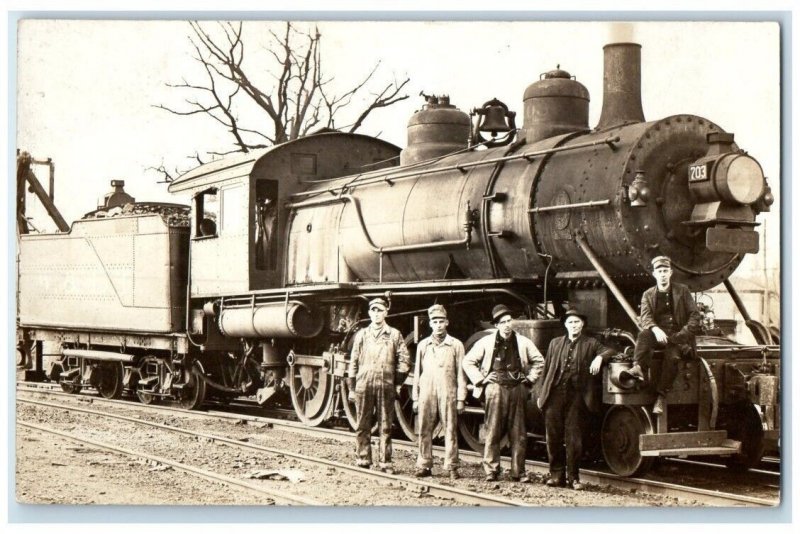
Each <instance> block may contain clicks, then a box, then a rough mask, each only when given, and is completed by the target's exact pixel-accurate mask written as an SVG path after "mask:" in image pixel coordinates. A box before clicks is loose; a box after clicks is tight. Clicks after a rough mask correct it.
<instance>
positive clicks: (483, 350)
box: [463, 304, 544, 482]
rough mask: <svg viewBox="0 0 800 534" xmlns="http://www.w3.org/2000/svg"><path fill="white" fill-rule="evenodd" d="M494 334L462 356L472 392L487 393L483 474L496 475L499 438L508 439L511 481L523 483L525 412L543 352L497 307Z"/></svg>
mask: <svg viewBox="0 0 800 534" xmlns="http://www.w3.org/2000/svg"><path fill="white" fill-rule="evenodd" d="M492 322H493V323H494V325H495V326H496V327H497V330H496V331H495V332H494V333H493V334H492V335H488V336H486V337H484V338H482V339H480V340H478V341H477V342H476V343H475V345H474V346H473V347H472V348H471V349H470V350H469V352H468V353H467V355H466V356H465V357H464V364H463V367H464V372H466V373H467V377H468V378H469V379H470V381H471V382H472V383H473V384H474V386H475V387H474V388H473V394H477V395H480V393H481V390H482V389H483V388H485V389H486V404H485V409H486V417H485V424H486V444H485V446H484V449H483V470H484V472H485V473H486V480H487V481H493V480H497V477H498V475H499V473H500V440H501V439H502V437H503V436H504V435H505V434H506V432H508V437H509V440H510V441H511V472H510V474H509V475H510V478H511V480H513V481H515V482H528V481H529V478H528V477H527V476H526V475H525V446H526V443H527V439H528V434H527V431H526V429H525V409H526V403H527V400H528V397H530V390H531V388H532V387H533V383H534V382H536V379H537V378H539V375H540V374H541V372H542V367H543V366H544V358H542V354H541V353H540V352H539V350H538V349H537V348H536V345H534V344H533V341H531V340H530V339H528V338H527V337H525V336H523V335H521V334H519V333H517V332H514V329H513V323H514V319H513V318H512V317H511V310H509V309H508V308H507V307H505V306H504V305H502V304H499V305H497V306H495V307H494V308H493V309H492Z"/></svg>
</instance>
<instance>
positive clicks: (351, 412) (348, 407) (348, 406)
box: [339, 379, 379, 435]
mask: <svg viewBox="0 0 800 534" xmlns="http://www.w3.org/2000/svg"><path fill="white" fill-rule="evenodd" d="M349 392H350V387H349V386H348V385H347V380H344V379H343V380H342V387H340V388H339V395H340V396H341V401H342V408H344V415H345V417H346V418H347V423H348V424H349V425H350V428H351V429H353V430H355V429H356V425H357V424H358V419H357V417H356V403H355V402H350V400H348V398H347V395H348V393H349ZM378 428H379V424H378V423H375V425H374V426H373V427H372V433H373V434H376V435H377V434H378Z"/></svg>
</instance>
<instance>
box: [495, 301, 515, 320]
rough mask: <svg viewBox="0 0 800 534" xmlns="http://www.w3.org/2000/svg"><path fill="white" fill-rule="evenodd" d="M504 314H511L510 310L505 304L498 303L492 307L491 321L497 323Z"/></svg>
mask: <svg viewBox="0 0 800 534" xmlns="http://www.w3.org/2000/svg"><path fill="white" fill-rule="evenodd" d="M506 315H511V310H509V309H508V308H507V307H506V305H505V304H498V305H497V306H495V307H494V308H492V322H493V323H498V322H500V319H502V318H503V317H504V316H506Z"/></svg>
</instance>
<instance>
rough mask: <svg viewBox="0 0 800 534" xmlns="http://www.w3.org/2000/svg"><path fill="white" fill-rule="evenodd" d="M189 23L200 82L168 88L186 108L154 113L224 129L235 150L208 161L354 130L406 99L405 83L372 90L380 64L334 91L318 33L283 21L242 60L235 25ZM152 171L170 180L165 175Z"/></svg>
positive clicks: (237, 25) (242, 49) (239, 30)
mask: <svg viewBox="0 0 800 534" xmlns="http://www.w3.org/2000/svg"><path fill="white" fill-rule="evenodd" d="M189 24H190V26H191V29H192V33H193V34H192V35H191V36H190V38H189V39H190V41H191V43H192V47H193V48H194V52H195V55H194V59H196V60H197V61H198V62H199V63H200V64H201V65H202V67H203V70H204V72H205V80H204V82H202V83H190V82H188V81H187V80H186V79H184V80H183V81H182V82H181V83H176V84H167V85H168V86H169V87H175V88H178V89H183V90H190V91H192V93H193V95H192V97H190V98H186V99H185V101H184V102H185V104H186V105H187V106H188V108H186V109H174V108H172V107H169V106H166V105H163V104H162V105H158V106H156V107H158V108H161V109H164V110H166V111H169V112H170V113H174V114H176V115H197V114H205V115H207V116H209V117H211V118H212V119H213V120H214V121H216V122H218V123H219V124H220V125H222V126H223V127H224V128H226V129H227V131H228V132H230V134H231V136H232V137H233V145H234V147H235V148H233V149H232V150H229V151H226V152H214V151H209V152H208V154H209V155H212V156H218V155H224V154H230V153H232V152H249V151H250V150H253V149H258V148H264V147H268V146H271V145H275V144H278V143H283V142H286V141H290V140H292V139H296V138H298V137H301V136H303V135H306V134H308V133H309V132H310V131H311V130H312V129H321V128H331V129H339V130H343V131H347V132H355V131H356V130H357V129H358V128H359V127H361V126H362V124H363V123H364V120H365V119H366V118H367V116H368V115H369V114H370V113H372V112H373V111H375V110H377V109H380V108H384V107H387V106H391V105H392V104H395V103H397V102H400V101H401V100H405V99H407V98H408V95H405V94H402V91H403V88H404V87H405V85H406V84H407V83H408V82H409V79H408V78H406V79H405V80H402V81H399V80H397V79H394V80H392V81H389V82H386V83H383V84H381V85H380V86H378V87H377V88H376V89H372V88H373V87H376V85H377V84H376V83H375V75H376V72H377V71H378V67H379V66H380V62H378V63H377V64H376V65H374V66H373V67H372V68H371V69H370V70H369V71H368V72H367V73H366V74H365V75H364V77H363V78H362V79H361V80H360V81H356V82H355V83H354V84H353V85H352V86H351V87H350V88H349V89H346V90H343V91H341V92H340V93H337V92H336V91H335V89H334V87H333V84H332V83H331V82H332V81H333V80H334V77H333V76H327V75H326V74H325V73H324V70H323V62H322V54H321V35H320V33H319V31H318V29H317V28H316V27H315V28H313V30H311V29H309V30H307V31H301V30H298V29H296V28H295V27H294V26H293V25H292V24H291V23H289V22H287V23H286V25H285V28H284V29H283V31H282V33H281V34H278V33H276V32H275V31H273V30H269V38H270V41H269V44H268V45H267V46H265V47H263V48H261V49H260V52H262V53H263V54H262V55H261V57H259V56H258V54H257V53H256V54H254V55H252V56H251V55H250V48H247V56H246V54H245V43H244V40H243V35H242V28H243V27H242V23H241V22H239V23H231V22H221V23H218V25H217V27H216V28H211V29H209V28H207V27H204V26H203V25H201V24H200V23H199V22H190V23H189ZM245 57H247V62H245ZM251 58H252V59H251ZM262 74H267V75H268V78H269V79H268V80H267V81H266V82H265V81H263V80H257V78H258V77H259V76H260V75H262ZM354 110H356V112H354ZM251 111H252V112H251ZM245 117H246V119H247V120H245ZM345 117H349V119H348V118H345ZM197 159H198V160H199V156H197ZM162 167H163V166H162ZM155 170H158V171H159V172H162V173H164V174H165V177H166V178H167V179H169V177H170V176H169V174H170V173H167V172H164V171H165V169H155Z"/></svg>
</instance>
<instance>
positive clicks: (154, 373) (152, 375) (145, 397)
mask: <svg viewBox="0 0 800 534" xmlns="http://www.w3.org/2000/svg"><path fill="white" fill-rule="evenodd" d="M160 365H161V364H160V363H159V361H158V359H157V358H154V357H146V358H145V359H144V360H142V363H141V364H140V365H139V380H138V383H137V387H136V396H137V397H138V398H139V401H140V402H141V403H142V404H158V403H159V402H160V401H161V397H159V396H158V395H154V394H152V393H148V392H146V391H144V388H145V387H146V388H147V389H148V390H150V391H157V390H158V384H159V382H160V379H161V378H160V377H161V375H160V373H159V370H160ZM154 379H155V380H154Z"/></svg>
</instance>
